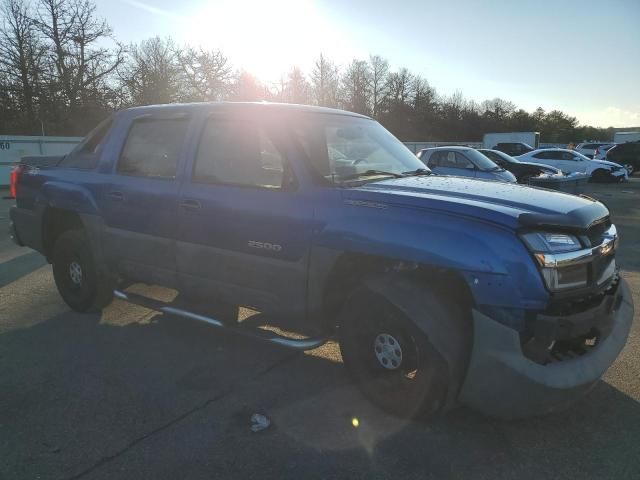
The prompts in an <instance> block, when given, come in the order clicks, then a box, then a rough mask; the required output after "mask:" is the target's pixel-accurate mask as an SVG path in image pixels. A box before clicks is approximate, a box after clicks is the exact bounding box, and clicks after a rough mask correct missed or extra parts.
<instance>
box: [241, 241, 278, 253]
mask: <svg viewBox="0 0 640 480" xmlns="http://www.w3.org/2000/svg"><path fill="white" fill-rule="evenodd" d="M247 245H248V246H249V247H251V248H258V249H260V250H271V251H272V252H279V251H281V250H282V246H281V245H278V244H277V243H269V242H257V241H255V240H249V242H247Z"/></svg>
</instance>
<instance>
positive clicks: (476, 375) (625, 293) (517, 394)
mask: <svg viewBox="0 0 640 480" xmlns="http://www.w3.org/2000/svg"><path fill="white" fill-rule="evenodd" d="M611 295H612V296H613V298H611V297H610V296H609V298H606V297H607V296H605V298H604V299H603V300H602V303H601V304H600V305H598V306H597V307H594V309H593V310H594V311H596V312H597V313H598V314H602V315H607V316H610V318H609V319H608V320H609V321H608V322H605V323H607V324H609V326H610V328H609V329H608V332H607V334H606V336H602V337H601V338H599V339H598V341H597V343H596V344H595V346H593V347H592V348H590V349H589V351H588V352H586V353H585V354H584V355H582V356H577V357H575V358H569V359H565V360H562V361H559V362H553V363H547V364H541V363H537V362H535V361H533V360H532V359H530V358H527V356H526V355H525V354H524V353H523V349H522V346H521V342H520V335H519V334H518V332H517V331H516V330H514V329H512V328H510V327H508V326H505V325H503V324H501V323H499V322H497V321H495V320H493V319H491V318H489V317H488V316H486V315H484V314H482V313H480V312H479V311H477V310H474V311H473V323H474V340H473V348H472V352H471V359H470V362H469V367H468V370H467V374H466V377H465V380H464V383H463V385H462V388H461V391H460V395H459V400H460V401H461V402H462V403H463V404H465V405H468V406H470V407H472V408H473V409H475V410H478V411H480V412H482V413H485V414H487V415H491V416H495V417H501V418H517V417H525V416H532V415H542V414H545V413H549V412H553V411H556V410H561V409H563V408H565V407H566V406H568V405H569V404H570V403H571V402H573V401H575V400H576V399H578V398H579V397H580V396H582V395H583V394H584V393H586V392H587V391H589V390H590V389H591V388H592V387H593V386H594V385H595V384H596V382H597V381H598V380H599V379H600V377H602V375H603V374H604V373H605V372H606V371H607V369H608V368H609V366H610V365H611V364H612V363H613V362H614V361H615V359H616V358H617V356H618V354H619V353H620V351H621V350H622V348H623V347H624V345H625V343H626V341H627V337H628V335H629V329H630V328H631V323H632V322H633V300H632V298H631V292H630V290H629V287H628V286H627V284H626V282H625V281H624V280H623V279H620V280H619V284H618V285H617V288H616V289H615V291H614V292H613V293H612V294H611ZM603 304H604V305H605V306H606V308H603ZM579 315H581V316H583V317H584V312H582V313H581V314H579ZM565 320H571V318H569V319H565Z"/></svg>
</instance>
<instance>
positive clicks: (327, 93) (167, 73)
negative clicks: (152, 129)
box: [0, 0, 613, 143]
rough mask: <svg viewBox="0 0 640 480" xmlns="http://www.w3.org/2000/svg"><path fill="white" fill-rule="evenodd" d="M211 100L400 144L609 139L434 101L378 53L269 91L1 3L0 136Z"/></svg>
mask: <svg viewBox="0 0 640 480" xmlns="http://www.w3.org/2000/svg"><path fill="white" fill-rule="evenodd" d="M108 45H110V46H108ZM216 100H235V101H261V100H267V101H276V102H287V103H300V104H310V105H320V106H326V107H335V108H342V109H346V110H350V111H354V112H358V113H362V114H366V115H370V116H372V117H374V118H376V119H377V120H378V121H380V122H381V123H382V124H383V125H385V127H387V128H388V129H389V130H391V131H392V132H393V133H394V134H395V135H397V136H398V137H399V138H400V139H401V140H404V141H479V140H481V138H482V135H483V134H484V133H487V132H501V131H505V132H506V131H539V132H541V140H542V141H543V142H553V143H569V142H572V141H574V142H575V141H580V140H583V139H591V140H598V139H602V140H609V139H611V138H612V137H613V129H611V128H609V129H602V128H594V127H589V126H579V125H578V121H577V119H576V118H575V117H572V116H569V115H567V114H565V113H563V112H561V111H559V110H553V111H548V112H547V111H545V110H543V109H542V108H538V109H536V110H535V111H534V112H527V111H525V110H523V109H521V108H517V107H516V105H514V104H513V103H512V102H510V101H507V100H503V99H501V98H494V99H491V100H485V101H483V102H476V101H474V100H469V99H466V98H465V97H464V96H463V94H462V93H461V92H459V91H457V92H455V93H454V94H452V95H441V94H438V93H437V92H436V90H435V89H434V88H433V87H432V86H431V85H430V84H429V82H428V81H427V79H425V78H424V77H422V76H421V75H418V74H415V73H413V72H411V71H410V70H409V69H407V68H400V69H397V70H394V69H391V68H390V66H389V62H388V60H387V59H385V58H382V57H381V56H379V55H371V56H370V57H369V58H367V59H354V60H352V61H351V62H350V63H348V64H347V65H342V66H339V65H337V64H336V63H335V62H333V61H332V60H331V59H329V58H327V57H325V56H324V55H322V54H321V55H319V56H318V58H317V59H316V60H315V62H314V63H313V67H312V69H311V71H310V72H303V71H302V70H301V69H300V68H297V67H294V68H292V69H291V70H290V71H289V72H287V73H286V74H283V75H282V76H281V78H280V80H279V81H278V82H274V83H270V84H265V83H262V82H260V81H259V80H258V79H257V78H256V77H255V76H253V75H252V74H251V73H250V72H247V71H244V70H242V69H237V68H235V67H234V66H233V64H232V63H231V61H230V59H229V58H227V57H226V56H225V55H224V54H223V53H222V52H220V51H218V50H207V49H203V48H201V47H193V46H189V45H186V46H180V45H177V44H176V43H175V42H174V41H173V40H172V39H171V38H160V37H154V38H150V39H147V40H144V41H141V42H139V43H134V44H129V45H124V44H122V43H121V42H119V41H118V40H117V39H116V38H115V36H114V34H113V31H112V30H111V28H110V27H109V25H108V24H107V22H106V21H105V20H104V19H102V18H100V17H99V15H98V13H97V11H96V6H95V4H94V3H93V2H92V1H91V0H31V2H29V1H28V0H0V133H1V134H14V135H41V134H43V132H44V133H45V134H47V135H84V134H86V133H87V131H88V130H90V129H91V128H92V127H93V126H95V125H96V124H97V123H98V122H99V121H100V120H102V119H103V118H105V117H107V116H108V115H109V114H110V113H111V112H113V111H114V110H118V109H121V108H126V107H130V106H135V105H148V104H156V103H173V102H200V101H216Z"/></svg>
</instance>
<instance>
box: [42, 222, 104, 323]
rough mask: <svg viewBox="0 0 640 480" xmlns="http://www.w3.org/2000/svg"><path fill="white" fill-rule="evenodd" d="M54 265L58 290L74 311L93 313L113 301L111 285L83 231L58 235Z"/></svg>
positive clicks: (54, 249) (69, 231) (54, 252)
mask: <svg viewBox="0 0 640 480" xmlns="http://www.w3.org/2000/svg"><path fill="white" fill-rule="evenodd" d="M52 264H53V277H54V279H55V282H56V287H58V292H60V296H62V298H63V300H64V301H65V302H66V304H67V305H69V306H70V307H71V308H72V309H73V310H76V311H78V312H94V311H99V310H100V309H102V308H103V307H105V306H107V305H108V304H109V303H111V300H112V298H113V288H112V285H111V283H110V282H109V281H108V279H106V278H105V276H104V275H102V274H101V273H100V271H99V269H98V267H97V264H96V261H95V257H94V255H93V252H92V251H91V247H90V245H89V239H88V238H87V235H86V234H85V232H84V231H82V230H68V231H66V232H63V233H62V234H61V235H60V236H59V237H58V239H57V240H56V244H55V246H54V248H53V258H52Z"/></svg>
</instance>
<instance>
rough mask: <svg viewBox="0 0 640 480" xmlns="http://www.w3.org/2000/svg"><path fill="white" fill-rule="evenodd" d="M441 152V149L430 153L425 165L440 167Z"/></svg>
mask: <svg viewBox="0 0 640 480" xmlns="http://www.w3.org/2000/svg"><path fill="white" fill-rule="evenodd" d="M443 153H444V152H442V151H435V152H432V153H431V156H430V157H429V161H428V162H427V165H428V166H429V167H431V168H434V167H441V166H442V157H443Z"/></svg>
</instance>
